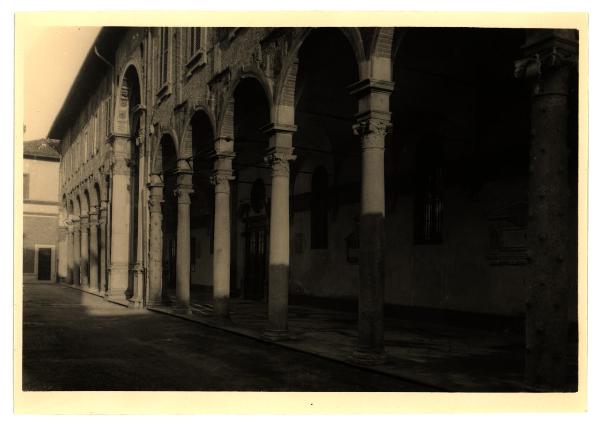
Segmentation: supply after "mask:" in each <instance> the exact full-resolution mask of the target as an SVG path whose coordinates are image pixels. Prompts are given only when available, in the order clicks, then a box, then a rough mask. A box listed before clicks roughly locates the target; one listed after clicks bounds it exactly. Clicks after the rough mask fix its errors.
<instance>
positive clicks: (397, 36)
mask: <svg viewBox="0 0 600 425" xmlns="http://www.w3.org/2000/svg"><path fill="white" fill-rule="evenodd" d="M408 31H409V29H408V28H397V29H396V31H394V37H393V40H392V50H391V52H390V55H391V58H392V74H393V69H394V65H395V63H396V58H397V56H398V50H400V46H402V43H403V42H404V38H405V37H406V34H407V33H408Z"/></svg>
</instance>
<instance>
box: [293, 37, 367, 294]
mask: <svg viewBox="0 0 600 425" xmlns="http://www.w3.org/2000/svg"><path fill="white" fill-rule="evenodd" d="M358 79H359V74H358V64H357V61H356V56H355V52H354V49H353V48H352V46H351V44H350V41H349V40H348V38H347V37H346V36H345V35H344V33H343V32H342V31H340V30H339V29H334V28H320V29H315V30H312V31H311V33H310V34H309V35H308V36H307V38H306V39H305V40H304V42H303V44H302V46H301V47H300V49H299V51H298V72H297V78H296V86H295V94H294V100H295V109H294V111H295V124H296V125H297V127H298V129H297V132H296V134H295V135H294V149H295V154H296V155H297V156H298V160H297V161H295V163H294V164H293V165H292V176H291V178H292V181H293V182H294V184H293V194H292V202H291V206H292V208H291V214H292V215H293V221H292V225H291V228H290V237H291V239H292V240H291V244H290V245H291V247H292V249H291V253H290V254H291V256H290V262H291V263H290V267H291V271H292V273H291V279H290V301H291V302H292V303H293V302H294V296H297V295H307V296H310V297H319V298H338V299H339V298H347V299H351V300H353V301H354V300H355V299H356V296H357V291H358V268H357V267H356V265H355V263H353V262H351V261H348V257H347V255H346V252H347V247H346V244H347V242H346V241H347V240H348V237H349V235H351V234H353V233H354V232H356V228H357V226H356V223H355V220H354V217H355V216H357V215H358V213H359V212H360V181H361V175H360V171H359V170H360V169H361V167H360V164H361V162H360V161H361V151H360V143H359V139H358V137H357V136H355V135H354V133H353V129H352V127H353V124H354V122H355V114H356V113H357V111H358V102H357V100H356V98H355V97H354V96H352V95H351V94H350V90H349V86H350V85H351V84H354V83H356V82H357V81H358ZM303 299H306V298H305V297H303Z"/></svg>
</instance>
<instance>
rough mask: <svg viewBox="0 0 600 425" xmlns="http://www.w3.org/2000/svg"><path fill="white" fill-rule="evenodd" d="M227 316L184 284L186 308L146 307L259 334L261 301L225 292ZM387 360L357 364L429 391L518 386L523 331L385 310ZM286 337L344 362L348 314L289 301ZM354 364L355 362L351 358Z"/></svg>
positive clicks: (351, 321) (350, 326)
mask: <svg viewBox="0 0 600 425" xmlns="http://www.w3.org/2000/svg"><path fill="white" fill-rule="evenodd" d="M230 308H231V315H230V317H231V321H230V322H222V321H217V320H215V319H214V318H213V317H212V316H211V312H212V306H211V305H210V295H209V294H206V293H204V292H200V291H197V290H196V291H193V292H192V308H191V314H190V313H185V312H181V311H178V310H177V309H175V308H173V307H160V308H154V309H153V310H154V311H157V312H161V313H167V314H171V315H175V316H178V317H180V318H184V319H187V320H192V321H196V322H199V323H202V324H204V325H209V326H213V327H216V328H220V329H224V330H228V331H230V332H235V333H237V334H240V335H245V336H248V337H252V338H256V339H260V340H264V339H265V338H264V337H263V330H264V329H265V328H266V325H267V306H266V304H264V303H260V302H254V301H248V300H239V299H232V300H231V307H230ZM385 325H386V332H385V342H386V352H387V355H388V360H387V362H386V363H385V364H383V365H378V366H357V367H361V368H366V369H370V370H373V371H377V372H380V373H384V374H387V375H391V376H396V377H399V378H402V379H405V380H407V381H412V382H415V383H420V384H424V385H428V386H430V387H431V389H432V391H436V390H437V391H461V392H470V391H473V392H504V391H522V390H523V386H522V375H523V356H524V355H523V353H524V344H523V336H522V335H521V334H519V333H517V332H515V331H510V330H504V331H486V330H480V329H474V328H472V327H470V328H466V327H459V326H452V325H449V324H447V323H439V322H438V323H436V322H435V321H427V322H424V323H416V322H415V321H414V320H403V319H399V318H393V317H391V318H390V317H388V318H386V322H385ZM289 329H290V338H289V339H288V340H284V341H277V342H273V343H274V344H277V345H280V346H284V347H287V348H292V349H295V350H299V351H302V352H306V353H311V354H315V355H319V356H322V357H325V358H328V359H332V360H336V361H339V362H344V363H348V364H352V361H351V360H350V355H351V354H352V351H353V350H354V348H355V343H356V340H357V326H356V319H355V315H352V314H351V313H349V312H344V311H338V310H328V309H324V308H317V307H308V306H298V305H290V306H289ZM355 366H356V365H355Z"/></svg>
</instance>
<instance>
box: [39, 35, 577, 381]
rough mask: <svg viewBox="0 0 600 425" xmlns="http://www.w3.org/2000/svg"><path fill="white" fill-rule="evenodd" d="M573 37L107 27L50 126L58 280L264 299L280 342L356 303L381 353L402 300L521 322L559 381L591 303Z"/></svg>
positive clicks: (535, 360)
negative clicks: (311, 310)
mask: <svg viewBox="0 0 600 425" xmlns="http://www.w3.org/2000/svg"><path fill="white" fill-rule="evenodd" d="M577 36H578V34H577V31H575V30H524V29H477V28H142V27H136V28H117V27H111V28H104V29H102V30H101V32H100V34H99V36H98V38H97V40H96V42H95V45H94V46H93V48H92V49H91V50H90V52H89V54H88V56H87V58H86V60H85V62H84V64H83V66H82V68H81V70H80V73H79V74H78V76H77V78H76V80H75V82H74V84H73V87H72V88H71V91H70V93H69V95H68V97H67V100H66V101H65V103H64V105H63V107H62V109H61V111H60V113H59V115H58V117H57V118H56V120H55V122H54V124H53V126H52V129H51V131H50V134H49V137H52V138H55V139H59V140H60V141H61V158H62V159H61V162H60V199H61V201H60V206H61V208H60V210H61V216H60V223H59V231H61V232H65V234H66V237H65V239H64V241H63V242H61V244H60V250H59V252H60V255H59V266H58V273H59V277H60V279H61V280H63V281H65V282H68V283H70V284H73V285H79V286H80V287H82V288H87V289H88V290H90V291H94V292H97V293H99V294H101V295H103V296H106V297H108V298H110V299H112V300H113V301H117V302H122V303H124V304H127V305H130V306H132V307H143V306H153V305H162V304H165V303H169V302H173V303H174V304H175V305H176V306H177V307H178V308H181V309H183V310H185V309H187V308H189V305H190V292H191V289H192V288H193V289H199V288H204V289H206V290H207V291H210V292H212V294H213V297H212V299H213V311H214V314H215V315H216V316H219V317H226V316H227V315H228V311H229V300H230V298H231V297H242V298H248V299H254V300H257V301H263V302H264V303H265V308H266V309H267V310H268V317H269V326H268V328H267V329H265V335H266V336H267V337H269V338H275V339H277V338H285V336H286V333H287V330H288V329H287V308H288V303H289V300H291V299H295V300H306V301H307V302H308V300H311V299H326V300H333V301H334V302H335V301H336V300H338V301H340V302H342V301H349V302H351V303H352V302H354V303H356V304H357V307H356V308H357V309H358V315H357V317H358V329H359V336H358V341H357V348H356V351H355V360H356V361H357V362H366V363H377V362H380V361H383V359H384V356H385V355H384V353H385V350H384V323H385V320H384V315H383V312H384V306H391V307H394V306H396V307H399V308H401V307H411V308H413V307H414V308H427V309H443V310H452V311H462V312H475V313H484V314H495V315H503V316H523V317H526V322H527V341H528V348H530V350H529V352H530V353H531V354H528V356H529V357H528V359H529V360H528V361H529V362H530V363H531V364H535V365H537V366H535V367H533V368H530V369H531V370H534V369H535V370H536V372H531V374H532V375H531V376H532V377H531V379H532V380H533V381H535V380H536V379H537V380H544V379H546V378H543V376H546V375H545V373H546V372H544V373H541V372H540V370H542V371H546V370H547V364H546V363H545V362H546V361H547V359H546V358H556V355H559V357H560V355H561V354H560V353H558V354H557V351H556V350H558V348H553V347H555V346H554V343H555V342H556V343H558V342H559V341H560V340H561V338H566V332H567V328H568V326H567V325H568V323H569V321H573V320H576V317H577V274H576V272H577V267H576V266H577V238H576V235H577V148H578V137H577V87H578V85H577V82H578V74H577V55H578V52H577V49H578V41H577ZM532 135H533V136H532ZM569 152H570V153H569ZM540 288H542V289H540ZM540 293H542V294H544V295H542V296H540ZM540 329H541V332H542V334H543V335H545V337H541V338H540V337H539V335H540V333H539V332H540ZM551 329H553V330H554V331H550V330H551ZM557 329H561V330H564V332H563V331H556V330H557ZM555 331H556V332H555ZM552 356H554V357H552ZM548 361H549V360H548ZM539 365H542V366H539ZM536 368H538V369H536ZM539 368H541V369H539ZM546 374H547V373H546ZM540 376H542V377H540ZM547 379H550V380H552V379H559V378H556V377H554V378H547Z"/></svg>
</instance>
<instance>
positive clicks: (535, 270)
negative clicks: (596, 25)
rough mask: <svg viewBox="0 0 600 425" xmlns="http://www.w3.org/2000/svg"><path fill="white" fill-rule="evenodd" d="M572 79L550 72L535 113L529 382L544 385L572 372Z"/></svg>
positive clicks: (559, 382)
mask: <svg viewBox="0 0 600 425" xmlns="http://www.w3.org/2000/svg"><path fill="white" fill-rule="evenodd" d="M568 77H569V69H568V68H567V67H563V68H561V69H558V70H555V71H553V72H548V73H546V74H545V75H544V76H543V78H544V80H545V81H544V88H543V91H542V92H541V93H538V94H537V95H535V96H534V99H533V106H532V112H531V127H532V134H533V136H532V138H531V153H530V155H531V157H530V171H531V174H530V183H529V216H530V222H529V229H528V236H529V237H528V240H529V241H530V254H531V266H530V279H529V288H528V289H529V293H528V299H527V314H526V339H527V344H526V346H527V350H526V353H527V354H526V381H527V383H528V384H529V385H531V386H532V387H535V388H541V389H556V388H564V385H565V384H566V380H567V370H568V366H567V350H566V347H567V344H568V329H569V327H568V323H569V317H568V304H567V300H568V299H569V274H568V269H567V261H566V259H567V256H568V251H567V247H568V245H567V240H568V238H569V229H568V220H567V217H568V205H569V200H568V198H569V188H568V179H567V166H568V165H567V158H568V153H567V117H568V106H567V93H568Z"/></svg>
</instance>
